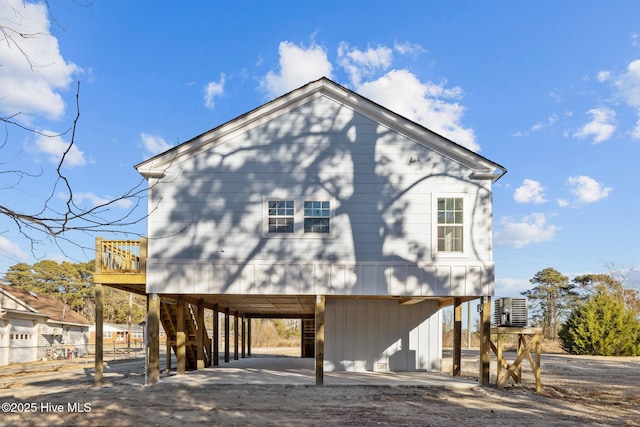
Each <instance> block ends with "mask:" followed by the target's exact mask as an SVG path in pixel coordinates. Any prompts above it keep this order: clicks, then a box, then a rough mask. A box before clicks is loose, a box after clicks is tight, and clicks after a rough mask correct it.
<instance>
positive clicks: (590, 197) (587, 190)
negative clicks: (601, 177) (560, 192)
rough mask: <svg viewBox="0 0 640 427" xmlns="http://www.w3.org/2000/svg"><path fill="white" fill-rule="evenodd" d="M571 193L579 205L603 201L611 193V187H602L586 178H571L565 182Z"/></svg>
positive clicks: (591, 179) (593, 180)
mask: <svg viewBox="0 0 640 427" xmlns="http://www.w3.org/2000/svg"><path fill="white" fill-rule="evenodd" d="M567 184H568V185H569V186H570V187H571V193H572V194H573V195H574V196H576V197H577V198H578V201H579V202H581V203H593V202H597V201H598V200H601V199H605V198H606V197H607V196H609V193H610V192H611V190H612V188H611V187H604V186H603V185H602V184H600V183H599V182H598V181H596V180H595V179H593V178H590V177H588V176H572V177H569V179H568V180H567Z"/></svg>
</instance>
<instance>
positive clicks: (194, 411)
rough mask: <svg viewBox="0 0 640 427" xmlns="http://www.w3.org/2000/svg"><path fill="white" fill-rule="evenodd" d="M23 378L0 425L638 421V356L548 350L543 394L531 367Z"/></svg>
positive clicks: (466, 363)
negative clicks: (358, 374) (276, 378)
mask: <svg viewBox="0 0 640 427" xmlns="http://www.w3.org/2000/svg"><path fill="white" fill-rule="evenodd" d="M492 367H493V368H495V360H492ZM85 371H86V368H85ZM74 372H75V371H74ZM74 372H71V371H70V372H69V373H68V375H71V374H73V373H74ZM212 372H213V371H212ZM81 373H82V372H80V374H81ZM57 374H60V373H59V372H58V373H57ZM85 374H86V372H85ZM28 375H31V374H28ZM28 375H27V376H26V377H24V378H22V379H21V378H20V377H19V376H16V377H15V378H14V380H13V381H7V378H6V377H5V378H4V381H3V380H2V378H1V377H0V384H4V387H5V388H4V389H0V401H1V402H2V403H3V412H4V413H3V414H2V415H1V416H0V423H1V424H2V425H19V426H22V425H47V426H51V425H91V426H96V425H109V426H114V425H122V426H125V425H136V426H138V425H145V426H175V425H194V424H195V425H227V426H239V425H242V426H248V425H259V426H301V425H304V426H327V425H336V426H338V425H341V426H342V425H353V426H371V425H380V426H386V425H394V426H396V425H401V426H405V425H406V426H432V425H433V426H441V425H457V426H458V425H460V426H464V425H474V426H478V425H491V424H493V425H498V426H512V425H518V426H521V425H540V426H550V425H553V426H562V425H585V424H596V425H632V426H640V357H627V358H606V357H582V356H567V355H549V354H544V355H543V356H542V382H543V386H544V390H543V393H542V394H538V393H536V392H535V389H534V384H533V376H532V375H531V374H530V372H529V370H528V365H526V366H525V369H523V384H521V385H509V386H508V387H506V388H504V389H500V390H499V389H496V388H495V387H485V388H483V387H475V388H472V389H469V390H448V389H443V388H436V387H416V386H322V387H316V386H312V385H304V386H300V385H247V384H244V385H235V384H234V385H211V384H203V383H201V382H199V383H195V384H193V385H183V384H180V385H179V384H171V383H169V382H165V383H162V381H161V382H160V384H157V385H155V386H148V387H145V386H143V385H141V384H142V378H141V377H140V375H139V374H131V375H123V376H119V377H117V378H116V379H113V380H111V381H109V382H108V384H107V385H106V386H104V387H102V388H96V387H93V386H92V385H91V377H90V375H89V374H87V375H86V378H85V379H84V380H83V381H80V382H78V381H74V380H69V381H68V382H66V383H65V382H62V383H60V382H56V381H55V380H53V379H51V378H49V379H47V377H43V378H42V379H40V377H38V378H36V380H37V381H35V382H31V383H29V384H28V385H27V383H26V378H27V377H28ZM40 375H42V374H40ZM52 376H53V374H52V373H50V374H49V377H52ZM463 376H465V377H468V378H477V352H475V355H474V353H473V351H470V352H466V353H465V354H464V356H463ZM493 381H495V377H494V378H493ZM65 384H67V385H65ZM7 405H8V406H7Z"/></svg>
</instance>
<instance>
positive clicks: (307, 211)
mask: <svg viewBox="0 0 640 427" xmlns="http://www.w3.org/2000/svg"><path fill="white" fill-rule="evenodd" d="M330 214H331V208H330V202H329V201H308V200H305V202H304V232H305V233H329V231H330Z"/></svg>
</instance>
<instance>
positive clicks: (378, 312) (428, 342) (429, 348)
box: [324, 298, 442, 372]
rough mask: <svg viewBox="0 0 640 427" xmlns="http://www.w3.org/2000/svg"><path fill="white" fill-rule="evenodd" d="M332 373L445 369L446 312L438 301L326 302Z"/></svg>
mask: <svg viewBox="0 0 640 427" xmlns="http://www.w3.org/2000/svg"><path fill="white" fill-rule="evenodd" d="M325 314H326V323H325V331H326V332H325V346H324V349H325V355H324V369H325V370H326V371H356V372H364V371H417V370H425V371H440V368H441V360H442V344H441V343H442V337H441V328H440V324H441V321H442V319H441V312H440V310H439V307H438V302H437V301H423V302H421V303H418V304H413V305H401V304H399V303H398V301H397V300H345V299H330V298H327V301H326V311H325Z"/></svg>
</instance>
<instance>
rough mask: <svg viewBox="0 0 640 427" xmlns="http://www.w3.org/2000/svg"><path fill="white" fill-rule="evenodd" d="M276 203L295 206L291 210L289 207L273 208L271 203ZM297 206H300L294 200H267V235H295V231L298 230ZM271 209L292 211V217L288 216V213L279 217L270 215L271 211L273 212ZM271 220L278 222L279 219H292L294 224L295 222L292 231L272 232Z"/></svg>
mask: <svg viewBox="0 0 640 427" xmlns="http://www.w3.org/2000/svg"><path fill="white" fill-rule="evenodd" d="M274 202H275V203H288V202H291V203H292V204H293V206H292V207H291V208H288V207H282V208H280V207H278V208H272V207H271V203H274ZM297 205H298V204H297V203H296V201H295V200H294V199H285V200H282V199H279V198H278V199H276V198H269V199H267V201H266V210H267V233H269V234H278V235H283V234H285V235H286V234H293V233H295V231H296V229H295V227H296V217H295V214H296V206H297ZM271 209H285V210H288V209H291V215H288V214H286V213H285V214H283V215H278V214H276V215H271V214H270V210H271ZM271 219H275V220H278V219H291V220H292V222H293V224H292V226H291V231H271V230H270V229H269V228H270V225H269V220H271Z"/></svg>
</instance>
